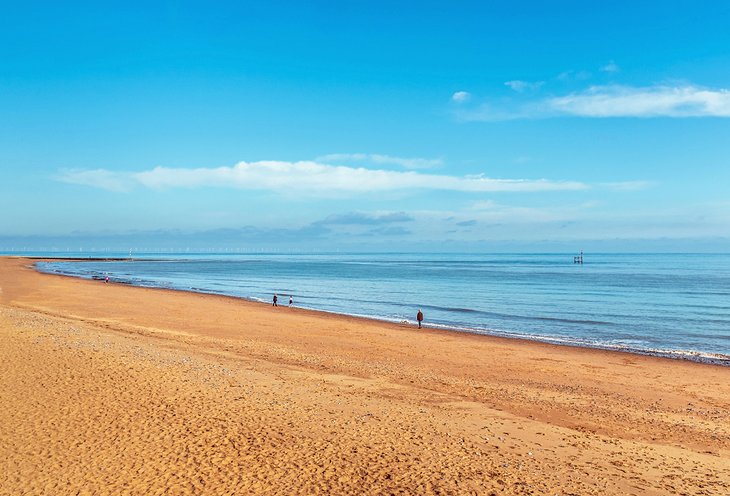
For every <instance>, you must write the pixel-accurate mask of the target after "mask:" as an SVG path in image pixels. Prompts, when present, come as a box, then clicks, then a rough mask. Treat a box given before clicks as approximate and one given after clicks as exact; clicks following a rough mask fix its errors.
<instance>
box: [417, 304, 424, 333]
mask: <svg viewBox="0 0 730 496" xmlns="http://www.w3.org/2000/svg"><path fill="white" fill-rule="evenodd" d="M416 320H417V321H418V328H419V329H420V328H421V322H422V321H423V312H422V311H421V309H420V308H419V309H418V313H417V314H416Z"/></svg>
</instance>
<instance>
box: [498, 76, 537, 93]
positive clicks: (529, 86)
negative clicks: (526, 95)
mask: <svg viewBox="0 0 730 496" xmlns="http://www.w3.org/2000/svg"><path fill="white" fill-rule="evenodd" d="M504 84H505V86H509V87H510V88H512V89H513V90H515V91H516V92H518V93H522V92H525V91H535V90H539V89H540V87H541V86H542V85H543V84H545V81H536V82H529V81H520V80H517V79H515V80H513V81H506V82H505V83H504Z"/></svg>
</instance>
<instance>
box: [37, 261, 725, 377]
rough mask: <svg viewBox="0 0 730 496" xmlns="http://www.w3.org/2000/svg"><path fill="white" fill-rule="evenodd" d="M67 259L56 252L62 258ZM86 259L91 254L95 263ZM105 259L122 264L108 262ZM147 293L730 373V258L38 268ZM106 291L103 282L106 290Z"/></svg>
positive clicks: (166, 263)
mask: <svg viewBox="0 0 730 496" xmlns="http://www.w3.org/2000/svg"><path fill="white" fill-rule="evenodd" d="M56 255H58V254H56ZM85 256H88V254H86V255H85ZM104 256H113V255H112V254H104ZM38 268H39V270H41V271H44V272H50V273H56V274H65V275H70V276H77V277H84V278H90V279H96V278H103V277H104V276H106V275H108V276H109V277H110V279H111V280H112V281H114V282H122V283H128V284H133V285H138V286H150V287H162V288H172V289H179V290H186V291H197V292H203V293H216V294H224V295H230V296H236V297H241V298H246V299H249V300H255V301H262V302H271V299H272V296H273V294H274V293H276V294H278V295H279V303H280V304H284V305H286V304H288V301H289V296H290V295H291V296H292V297H293V299H294V305H295V306H298V307H304V308H310V309H316V310H322V311H327V312H334V313H340V314H347V315H357V316H366V317H371V318H375V319H381V320H386V321H391V322H402V321H409V322H414V321H415V315H416V312H417V311H418V309H419V308H420V309H422V310H423V313H424V314H425V324H426V325H428V326H430V327H437V328H443V329H449V330H452V331H455V332H472V333H479V334H492V335H498V336H507V337H520V338H527V339H534V340H539V341H545V342H551V343H561V344H569V345H577V346H588V347H597V348H605V349H620V350H625V351H630V352H635V353H648V354H656V355H665V356H671V357H675V358H686V359H691V360H698V361H708V362H715V363H724V364H727V365H730V255H729V254H590V253H589V254H586V255H585V263H584V264H583V265H580V264H574V263H573V254H481V255H480V254H413V253H402V254H318V255H312V254H308V255H301V254H296V255H291V254H286V255H284V254H248V255H241V254H236V255H222V254H221V255H210V254H205V255H179V254H176V255H140V254H137V253H135V254H134V258H133V259H129V260H116V261H98V260H83V261H73V262H70V261H54V262H41V263H38ZM100 284H101V283H100Z"/></svg>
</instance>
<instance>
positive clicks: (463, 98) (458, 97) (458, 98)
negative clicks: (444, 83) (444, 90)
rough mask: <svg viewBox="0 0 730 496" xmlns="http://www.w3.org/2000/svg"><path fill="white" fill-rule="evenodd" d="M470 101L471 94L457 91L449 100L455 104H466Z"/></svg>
mask: <svg viewBox="0 0 730 496" xmlns="http://www.w3.org/2000/svg"><path fill="white" fill-rule="evenodd" d="M470 99H471V93H469V92H468V91H457V92H456V93H454V94H453V95H451V100H453V101H455V102H456V103H465V102H468V101H469V100H470Z"/></svg>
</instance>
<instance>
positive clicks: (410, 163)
mask: <svg viewBox="0 0 730 496" xmlns="http://www.w3.org/2000/svg"><path fill="white" fill-rule="evenodd" d="M315 161H316V162H324V163H326V164H334V163H336V162H344V163H347V162H367V163H370V164H375V165H388V164H392V165H397V166H399V167H403V168H405V169H431V168H433V167H439V166H441V165H443V160H441V159H439V158H435V159H430V158H403V157H392V156H390V155H380V154H376V153H331V154H329V155H323V156H321V157H317V158H316V159H315Z"/></svg>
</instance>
